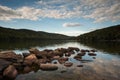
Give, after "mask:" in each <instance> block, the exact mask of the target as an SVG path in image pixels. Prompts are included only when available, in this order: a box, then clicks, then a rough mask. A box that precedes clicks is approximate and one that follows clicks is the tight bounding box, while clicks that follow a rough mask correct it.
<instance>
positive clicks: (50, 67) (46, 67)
mask: <svg viewBox="0 0 120 80" xmlns="http://www.w3.org/2000/svg"><path fill="white" fill-rule="evenodd" d="M40 69H41V70H44V71H53V70H57V69H58V66H56V65H55V64H49V63H48V64H41V65H40Z"/></svg>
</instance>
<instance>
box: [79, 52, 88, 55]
mask: <svg viewBox="0 0 120 80" xmlns="http://www.w3.org/2000/svg"><path fill="white" fill-rule="evenodd" d="M85 54H86V53H85V52H81V53H78V54H77V55H79V56H84V55H85Z"/></svg>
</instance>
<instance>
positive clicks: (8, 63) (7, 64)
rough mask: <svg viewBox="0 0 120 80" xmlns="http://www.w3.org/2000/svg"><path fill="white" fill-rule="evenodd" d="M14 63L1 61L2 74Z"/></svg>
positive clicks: (0, 70) (0, 71) (0, 69)
mask: <svg viewBox="0 0 120 80" xmlns="http://www.w3.org/2000/svg"><path fill="white" fill-rule="evenodd" d="M11 63H12V62H9V61H6V60H3V59H0V73H2V71H3V70H4V69H5V68H6V67H8V66H9V65H10V64H11Z"/></svg>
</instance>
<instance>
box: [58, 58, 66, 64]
mask: <svg viewBox="0 0 120 80" xmlns="http://www.w3.org/2000/svg"><path fill="white" fill-rule="evenodd" d="M66 61H68V58H59V59H58V62H59V63H60V64H63V63H65V62H66Z"/></svg>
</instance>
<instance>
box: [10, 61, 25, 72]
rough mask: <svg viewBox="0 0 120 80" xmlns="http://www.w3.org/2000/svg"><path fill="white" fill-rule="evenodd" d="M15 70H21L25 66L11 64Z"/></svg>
mask: <svg viewBox="0 0 120 80" xmlns="http://www.w3.org/2000/svg"><path fill="white" fill-rule="evenodd" d="M12 65H13V66H14V67H15V68H16V69H17V70H19V71H20V70H23V68H24V66H25V65H23V64H21V63H13V64H12Z"/></svg>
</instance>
